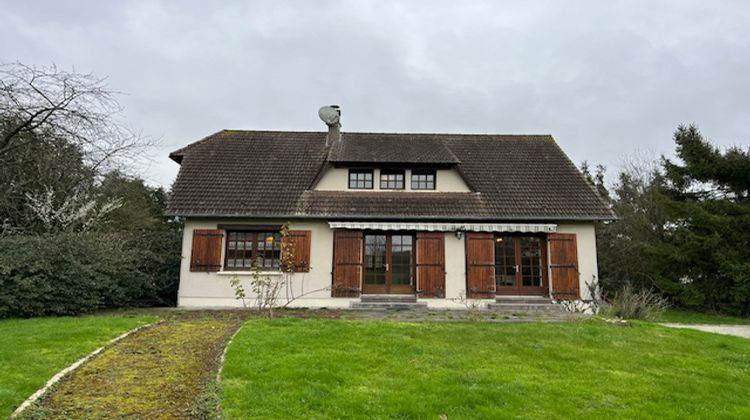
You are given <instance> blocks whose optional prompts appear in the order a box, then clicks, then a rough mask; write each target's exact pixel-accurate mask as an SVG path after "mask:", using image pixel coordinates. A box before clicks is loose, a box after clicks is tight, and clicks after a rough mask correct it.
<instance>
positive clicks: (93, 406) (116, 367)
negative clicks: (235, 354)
mask: <svg viewBox="0 0 750 420" xmlns="http://www.w3.org/2000/svg"><path fill="white" fill-rule="evenodd" d="M242 322H243V316H242V315H240V314H238V313H236V312H213V313H207V312H192V313H191V312H186V313H180V314H175V315H173V316H170V317H167V319H166V320H165V321H164V322H162V323H159V324H156V325H154V326H152V327H149V328H146V329H143V330H141V331H138V332H136V333H134V334H132V335H130V336H128V337H126V338H125V339H123V340H122V341H120V342H118V343H116V344H114V345H113V346H111V347H109V348H107V349H105V350H104V351H103V352H102V353H101V354H99V355H98V356H96V357H95V358H94V359H92V360H91V361H89V362H88V363H86V364H84V365H83V366H81V367H80V368H79V369H77V370H76V371H74V372H73V373H72V374H71V375H70V376H68V377H66V378H65V379H63V380H62V381H61V382H60V383H59V384H58V385H57V386H56V387H55V388H54V389H53V390H52V391H51V392H50V393H49V394H47V395H46V396H44V397H43V398H42V399H41V401H40V402H39V403H37V405H36V406H35V407H32V408H30V409H29V410H27V411H25V412H24V414H23V415H22V417H30V418H39V417H43V418H123V417H129V418H196V417H204V416H205V412H206V411H207V410H211V409H212V408H215V407H216V402H212V401H211V400H212V398H213V396H212V395H210V394H208V392H210V391H211V389H212V387H211V386H207V385H208V384H210V383H211V382H212V381H213V379H214V378H215V374H216V370H217V368H218V363H219V358H220V356H221V354H222V352H223V350H224V347H225V344H226V341H227V339H228V338H229V337H230V336H231V335H232V334H233V333H234V332H235V331H236V330H237V329H238V328H239V326H240V325H241V324H242ZM214 388H215V387H214Z"/></svg>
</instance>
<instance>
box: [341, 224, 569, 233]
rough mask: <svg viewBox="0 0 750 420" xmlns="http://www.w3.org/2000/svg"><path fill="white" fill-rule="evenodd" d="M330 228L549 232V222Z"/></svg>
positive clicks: (552, 228)
mask: <svg viewBox="0 0 750 420" xmlns="http://www.w3.org/2000/svg"><path fill="white" fill-rule="evenodd" d="M328 226H330V227H331V229H369V230H417V231H427V232H525V233H551V232H556V231H557V225H556V224H551V223H427V222H424V223H411V222H328Z"/></svg>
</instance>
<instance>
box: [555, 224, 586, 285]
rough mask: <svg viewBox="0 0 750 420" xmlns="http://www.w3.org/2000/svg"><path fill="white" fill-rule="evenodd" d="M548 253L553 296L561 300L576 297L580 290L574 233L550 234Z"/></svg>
mask: <svg viewBox="0 0 750 420" xmlns="http://www.w3.org/2000/svg"><path fill="white" fill-rule="evenodd" d="M549 253H550V272H551V274H552V295H553V297H555V299H562V300H569V299H578V298H579V297H580V296H581V291H580V273H579V272H578V246H577V241H576V235H575V234H574V233H552V234H550V235H549Z"/></svg>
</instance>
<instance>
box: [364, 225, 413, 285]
mask: <svg viewBox="0 0 750 420" xmlns="http://www.w3.org/2000/svg"><path fill="white" fill-rule="evenodd" d="M364 248H365V249H364V278H363V284H362V292H363V293H373V294H387V293H393V294H413V293H414V236H413V235H412V234H406V233H393V234H390V233H389V234H385V233H366V234H365V247H364Z"/></svg>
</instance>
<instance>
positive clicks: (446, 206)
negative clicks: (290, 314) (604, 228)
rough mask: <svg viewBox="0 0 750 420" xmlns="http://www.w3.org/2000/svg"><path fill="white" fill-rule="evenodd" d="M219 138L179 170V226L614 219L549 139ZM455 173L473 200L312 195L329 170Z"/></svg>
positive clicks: (188, 153) (197, 147) (176, 155)
mask: <svg viewBox="0 0 750 420" xmlns="http://www.w3.org/2000/svg"><path fill="white" fill-rule="evenodd" d="M342 136H343V142H344V144H345V142H347V141H351V142H352V145H351V146H346V145H334V146H333V147H332V150H331V151H330V153H329V150H328V148H327V147H326V146H325V138H326V133H325V132H281V131H278V132H276V131H228V130H225V131H221V132H219V133H216V134H213V135H211V136H208V137H206V138H204V139H203V140H200V141H198V142H196V143H193V144H191V145H189V146H187V147H184V148H182V149H180V150H178V151H176V152H173V153H172V154H171V155H170V156H171V157H172V158H173V159H174V160H176V161H178V162H181V165H182V167H181V169H180V173H179V175H178V176H177V180H176V181H175V184H174V187H173V191H172V194H171V199H170V202H169V207H168V210H167V213H168V214H170V215H182V216H212V215H213V216H248V217H325V218H353V217H360V218H362V217H366V218H389V219H393V218H401V219H409V218H411V219H415V218H416V219H440V218H443V219H457V220H458V219H466V220H469V219H474V220H475V219H482V220H600V219H611V218H612V217H613V215H612V213H611V211H610V210H609V208H608V207H607V206H606V205H605V204H604V203H603V202H602V201H601V200H600V199H599V197H598V196H597V194H596V193H595V191H594V189H593V188H592V187H591V186H590V185H589V184H588V183H587V182H586V181H585V179H584V178H583V177H582V176H581V174H580V172H579V171H578V169H577V168H576V167H575V165H574V164H573V163H572V162H571V161H570V160H569V159H568V157H567V156H566V155H565V153H563V151H562V150H561V149H560V148H559V147H558V145H557V144H556V143H555V141H554V140H553V139H552V137H551V136H517V135H454V134H386V133H343V135H342ZM327 162H331V163H333V164H339V165H342V164H343V162H352V163H374V164H378V163H383V164H396V163H403V164H415V165H416V164H419V165H422V166H423V165H425V164H435V165H442V166H444V165H455V166H456V168H457V169H458V170H459V171H460V172H461V173H462V174H463V176H464V177H465V179H466V180H467V182H468V183H469V185H470V186H471V187H472V189H473V190H474V191H475V192H473V193H435V192H424V193H416V192H361V191H357V192H347V191H342V192H332V191H310V190H309V188H310V187H311V185H312V184H313V182H314V181H315V179H316V177H317V176H318V174H319V172H320V171H321V169H322V168H323V167H324V165H326V164H330V163H327Z"/></svg>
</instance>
